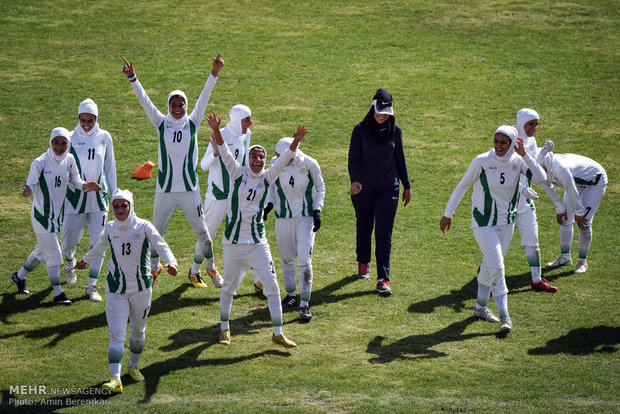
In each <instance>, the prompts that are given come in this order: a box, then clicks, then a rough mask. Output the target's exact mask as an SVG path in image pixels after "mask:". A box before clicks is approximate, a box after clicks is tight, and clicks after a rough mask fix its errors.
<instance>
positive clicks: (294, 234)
mask: <svg viewBox="0 0 620 414" xmlns="http://www.w3.org/2000/svg"><path fill="white" fill-rule="evenodd" d="M312 227H314V219H313V218H312V217H293V218H279V219H276V226H275V228H276V240H277V242H278V251H279V253H280V259H281V260H282V263H295V258H297V266H304V265H309V264H311V263H312V247H313V246H314V236H315V233H314V232H313V231H312Z"/></svg>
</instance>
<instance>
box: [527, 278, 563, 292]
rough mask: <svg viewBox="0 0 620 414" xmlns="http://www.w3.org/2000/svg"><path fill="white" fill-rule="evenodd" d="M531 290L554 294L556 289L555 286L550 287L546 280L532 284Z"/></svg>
mask: <svg viewBox="0 0 620 414" xmlns="http://www.w3.org/2000/svg"><path fill="white" fill-rule="evenodd" d="M532 290H537V291H539V292H550V293H555V292H556V291H557V290H558V288H556V287H555V286H551V285H550V284H549V282H547V279H540V282H538V283H534V282H532Z"/></svg>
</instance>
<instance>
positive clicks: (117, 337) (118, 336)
mask: <svg viewBox="0 0 620 414" xmlns="http://www.w3.org/2000/svg"><path fill="white" fill-rule="evenodd" d="M110 341H113V342H120V343H123V342H125V331H120V330H119V331H110Z"/></svg>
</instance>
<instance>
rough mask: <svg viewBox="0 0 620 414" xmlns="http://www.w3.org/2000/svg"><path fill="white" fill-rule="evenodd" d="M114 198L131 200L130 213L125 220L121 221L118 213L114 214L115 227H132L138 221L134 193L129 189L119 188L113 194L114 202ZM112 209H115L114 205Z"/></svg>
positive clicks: (124, 228)
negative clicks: (117, 215) (117, 216)
mask: <svg viewBox="0 0 620 414" xmlns="http://www.w3.org/2000/svg"><path fill="white" fill-rule="evenodd" d="M114 200H126V201H127V202H129V214H128V215H127V218H126V219H125V220H124V221H120V220H119V219H117V218H116V215H115V216H114V224H113V226H114V228H115V229H117V230H121V231H125V230H127V229H129V228H131V227H132V226H133V225H134V223H135V222H136V213H135V212H134V209H133V194H132V193H131V191H129V190H120V189H118V188H117V189H116V191H114V194H112V204H114ZM112 210H114V207H112Z"/></svg>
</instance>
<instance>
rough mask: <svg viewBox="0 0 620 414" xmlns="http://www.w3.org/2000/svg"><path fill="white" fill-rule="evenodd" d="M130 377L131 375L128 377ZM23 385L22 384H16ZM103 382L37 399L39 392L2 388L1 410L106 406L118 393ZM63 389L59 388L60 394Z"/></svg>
mask: <svg viewBox="0 0 620 414" xmlns="http://www.w3.org/2000/svg"><path fill="white" fill-rule="evenodd" d="M127 378H129V377H127ZM16 385H18V386H19V385H21V384H16ZM102 385H103V382H101V383H99V384H96V385H91V386H90V387H83V388H80V389H79V392H75V391H74V393H73V394H67V395H57V396H55V397H50V398H43V399H41V400H37V399H36V397H38V396H39V394H12V393H11V390H10V388H9V389H4V390H2V402H1V404H2V406H1V407H0V411H1V412H3V413H8V412H11V413H54V412H58V411H59V410H62V409H66V408H73V410H77V409H78V407H82V406H85V405H87V406H92V407H97V406H99V407H104V406H105V405H106V403H107V400H108V399H110V398H112V397H114V396H116V395H118V394H114V393H112V394H109V393H107V391H106V390H103V389H102V388H101V386H102ZM45 390H46V391H47V393H48V395H49V394H52V393H53V392H52V390H51V389H50V387H46V389H45ZM61 393H62V391H60V390H59V392H58V394H61Z"/></svg>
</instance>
